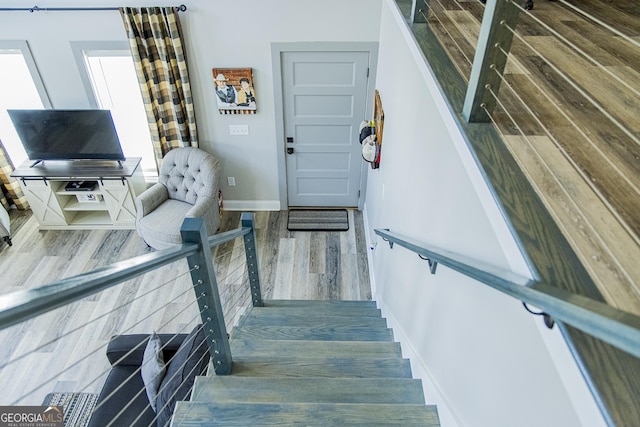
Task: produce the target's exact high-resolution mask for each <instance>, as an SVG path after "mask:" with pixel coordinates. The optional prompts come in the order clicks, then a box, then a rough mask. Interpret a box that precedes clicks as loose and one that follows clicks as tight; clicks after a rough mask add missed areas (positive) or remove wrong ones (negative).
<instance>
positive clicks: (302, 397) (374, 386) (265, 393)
mask: <svg viewBox="0 0 640 427" xmlns="http://www.w3.org/2000/svg"><path fill="white" fill-rule="evenodd" d="M191 400H192V401H201V402H211V401H215V402H225V403H229V402H236V403H239V402H253V403H269V402H271V403H276V402H292V403H293V402H296V403H302V402H306V403H389V404H391V403H395V404H424V403H425V402H424V395H423V391H422V382H421V381H420V380H414V379H399V378H255V377H238V376H233V375H230V376H213V377H198V378H197V379H196V383H195V386H194V389H193V393H192V395H191Z"/></svg>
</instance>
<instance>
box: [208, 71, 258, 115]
mask: <svg viewBox="0 0 640 427" xmlns="http://www.w3.org/2000/svg"><path fill="white" fill-rule="evenodd" d="M211 72H212V74H213V85H214V94H215V95H216V101H217V103H218V112H220V114H255V113H256V112H257V104H256V92H255V88H254V85H253V71H252V69H251V68H212V69H211Z"/></svg>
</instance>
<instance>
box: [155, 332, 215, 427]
mask: <svg viewBox="0 0 640 427" xmlns="http://www.w3.org/2000/svg"><path fill="white" fill-rule="evenodd" d="M208 364H209V347H208V346H207V343H206V337H205V334H204V329H203V327H202V325H198V326H196V327H195V328H194V329H193V331H191V333H190V334H189V335H188V336H187V338H185V340H184V342H183V343H182V345H181V346H180V348H179V349H178V351H177V352H176V354H175V356H173V358H171V361H170V362H169V366H168V367H167V373H166V374H165V376H164V379H163V380H162V384H160V390H158V396H157V397H156V408H157V409H158V410H157V413H158V427H165V426H167V425H169V423H170V422H171V417H172V416H173V410H174V408H175V406H176V402H177V401H179V400H188V399H189V396H190V395H191V389H192V388H193V383H194V382H195V378H196V376H197V375H202V374H204V373H205V371H206V369H207V365H208Z"/></svg>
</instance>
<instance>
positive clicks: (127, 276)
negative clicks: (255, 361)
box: [0, 214, 262, 427]
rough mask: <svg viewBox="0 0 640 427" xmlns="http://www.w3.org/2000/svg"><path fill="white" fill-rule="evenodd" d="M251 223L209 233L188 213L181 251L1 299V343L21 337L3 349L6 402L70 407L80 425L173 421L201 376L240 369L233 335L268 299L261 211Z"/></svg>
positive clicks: (246, 218) (245, 220)
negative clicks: (157, 367) (154, 377)
mask: <svg viewBox="0 0 640 427" xmlns="http://www.w3.org/2000/svg"><path fill="white" fill-rule="evenodd" d="M241 222H242V226H241V227H240V228H238V229H235V230H231V231H227V232H222V233H219V234H217V235H214V236H210V237H208V238H207V237H206V234H205V232H204V228H202V227H203V225H202V223H201V221H200V220H197V219H187V220H185V223H184V224H183V228H182V235H183V241H184V242H185V243H184V244H182V245H181V246H179V247H176V248H171V249H165V250H160V251H156V252H152V253H148V254H145V255H141V256H137V257H134V258H131V259H128V260H125V261H120V262H116V263H113V264H110V265H107V266H104V267H102V268H98V269H96V270H93V271H89V272H86V273H82V274H79V275H76V276H72V277H68V278H65V279H62V280H58V281H56V282H53V283H49V284H47V285H44V286H40V287H36V288H33V289H28V290H24V291H18V292H13V293H9V294H5V295H2V296H0V338H2V339H3V341H5V342H16V341H17V342H19V343H20V345H19V346H18V347H17V348H9V347H10V346H7V347H6V348H5V349H4V350H3V351H1V352H0V381H2V382H3V383H5V384H12V387H10V388H5V390H4V391H3V392H2V393H1V395H0V400H1V402H0V403H2V404H5V405H12V406H15V405H21V406H24V405H27V406H33V405H53V406H57V405H60V406H64V407H65V413H64V414H65V422H68V423H72V420H75V421H73V422H78V423H80V424H79V425H86V424H85V423H86V422H88V421H89V419H90V423H89V424H88V425H91V426H101V427H102V426H105V425H114V426H119V425H134V424H135V425H147V424H148V425H157V424H158V425H162V424H164V423H165V422H166V421H167V420H170V416H171V414H172V412H173V409H174V407H175V403H176V401H179V400H185V399H186V398H187V397H188V395H189V394H190V393H191V390H192V388H193V383H194V381H195V377H196V376H197V375H203V374H206V373H207V371H208V372H209V373H210V374H212V373H213V372H214V371H215V373H216V374H217V375H224V374H228V373H229V372H230V369H231V364H232V358H231V354H230V351H229V343H228V333H229V332H231V331H232V329H233V327H234V326H235V325H236V324H237V323H238V321H239V319H240V317H241V316H242V315H243V314H244V313H245V311H246V310H247V309H248V307H250V306H251V305H253V306H256V305H258V306H259V305H262V296H261V291H260V279H259V271H258V260H257V253H256V242H255V229H254V224H253V215H252V214H243V215H242V217H241ZM185 261H186V262H185ZM156 334H157V335H156ZM155 336H157V337H158V339H159V343H160V344H158V346H157V347H158V348H156V353H157V354H162V355H163V358H164V360H163V362H162V365H163V366H164V369H165V374H164V375H163V376H162V380H161V382H160V383H159V384H158V385H157V388H158V389H157V398H155V399H151V397H150V396H149V395H148V393H149V391H148V389H149V386H148V384H147V383H146V382H145V381H144V380H143V379H142V378H145V371H146V370H148V369H151V367H154V364H155V362H154V360H153V358H150V357H149V356H148V355H147V353H148V352H150V350H149V346H150V345H151V342H152V341H154V340H155V338H154V337H155ZM157 354H156V356H157ZM80 397H82V404H80V403H79V402H80V400H79V399H80ZM76 400H77V402H76ZM152 402H153V403H155V406H156V407H155V409H152ZM79 407H84V410H82V411H80V409H79ZM67 417H72V418H70V419H67ZM66 425H67V424H66ZM69 425H70V424H69ZM74 425H75V424H74Z"/></svg>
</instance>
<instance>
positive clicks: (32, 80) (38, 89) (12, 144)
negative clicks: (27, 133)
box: [0, 42, 50, 167]
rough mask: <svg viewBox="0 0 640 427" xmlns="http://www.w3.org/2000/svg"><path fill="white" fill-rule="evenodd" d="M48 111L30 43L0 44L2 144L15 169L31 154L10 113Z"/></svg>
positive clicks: (0, 132)
mask: <svg viewBox="0 0 640 427" xmlns="http://www.w3.org/2000/svg"><path fill="white" fill-rule="evenodd" d="M45 107H50V103H49V100H48V98H47V96H46V93H45V91H44V86H43V85H42V81H41V80H40V76H39V75H38V73H37V70H36V68H35V63H34V61H33V58H32V57H31V52H30V51H29V48H28V46H27V43H26V42H0V140H2V144H3V145H4V148H5V150H6V151H7V154H8V155H9V158H10V159H11V163H13V165H14V166H15V167H18V166H19V165H20V164H21V163H22V162H24V161H25V160H27V153H26V152H25V151H24V147H23V146H22V142H21V141H20V137H18V134H17V133H16V131H15V129H14V127H13V123H12V122H11V119H10V118H9V114H7V110H8V109H39V108H45Z"/></svg>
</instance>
